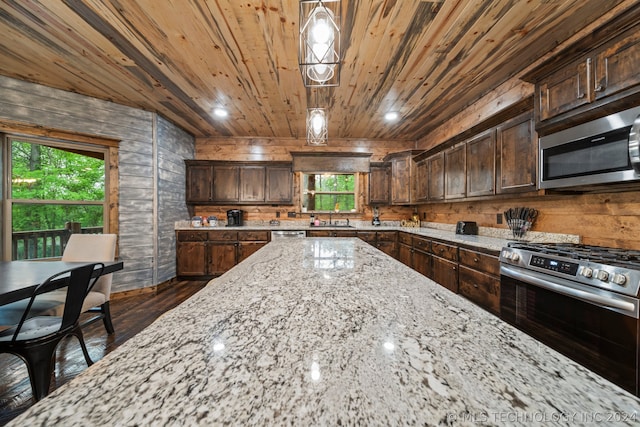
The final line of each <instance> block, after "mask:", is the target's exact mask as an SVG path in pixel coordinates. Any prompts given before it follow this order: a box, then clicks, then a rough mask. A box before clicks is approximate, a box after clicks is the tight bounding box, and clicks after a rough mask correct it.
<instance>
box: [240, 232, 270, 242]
mask: <svg viewBox="0 0 640 427" xmlns="http://www.w3.org/2000/svg"><path fill="white" fill-rule="evenodd" d="M269 234H270V232H269V231H264V230H253V231H238V240H241V241H247V240H254V241H263V242H267V241H269Z"/></svg>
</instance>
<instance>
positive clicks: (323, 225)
mask: <svg viewBox="0 0 640 427" xmlns="http://www.w3.org/2000/svg"><path fill="white" fill-rule="evenodd" d="M311 228H355V227H354V226H353V225H349V224H320V225H314V226H312V227H311Z"/></svg>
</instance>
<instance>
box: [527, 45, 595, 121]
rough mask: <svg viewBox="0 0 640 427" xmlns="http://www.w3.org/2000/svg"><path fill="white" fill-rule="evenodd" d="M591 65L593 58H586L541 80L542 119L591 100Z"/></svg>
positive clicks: (540, 107) (539, 85)
mask: <svg viewBox="0 0 640 427" xmlns="http://www.w3.org/2000/svg"><path fill="white" fill-rule="evenodd" d="M590 67H591V60H590V59H588V58H585V59H582V60H580V61H577V62H575V63H573V64H571V65H568V66H566V67H564V68H562V69H560V70H558V71H557V72H555V73H553V74H551V75H550V76H549V77H547V78H545V79H543V80H541V81H540V83H539V84H538V87H539V89H538V90H539V99H540V105H539V106H538V107H539V109H540V120H546V119H549V118H551V117H554V116H557V115H559V114H562V113H564V112H567V111H570V110H572V109H574V108H576V107H579V106H580V105H583V104H587V103H589V102H591V100H592V97H593V93H592V91H591V87H592V84H591V82H590V81H589V77H590V75H591V70H590Z"/></svg>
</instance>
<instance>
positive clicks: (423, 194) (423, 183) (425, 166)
mask: <svg viewBox="0 0 640 427" xmlns="http://www.w3.org/2000/svg"><path fill="white" fill-rule="evenodd" d="M427 200H429V161H428V160H427V159H425V160H421V161H420V162H418V163H417V164H416V201H417V202H425V201H427Z"/></svg>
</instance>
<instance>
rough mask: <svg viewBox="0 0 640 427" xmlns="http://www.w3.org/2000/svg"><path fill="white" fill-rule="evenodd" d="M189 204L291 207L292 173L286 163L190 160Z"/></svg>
mask: <svg viewBox="0 0 640 427" xmlns="http://www.w3.org/2000/svg"><path fill="white" fill-rule="evenodd" d="M185 163H186V169H187V171H186V174H187V179H186V184H187V188H186V202H187V203H188V204H190V205H194V204H230V203H233V204H251V205H260V204H272V205H273V204H292V203H293V172H292V170H291V163H285V162H218V161H206V160H187V161H185Z"/></svg>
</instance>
